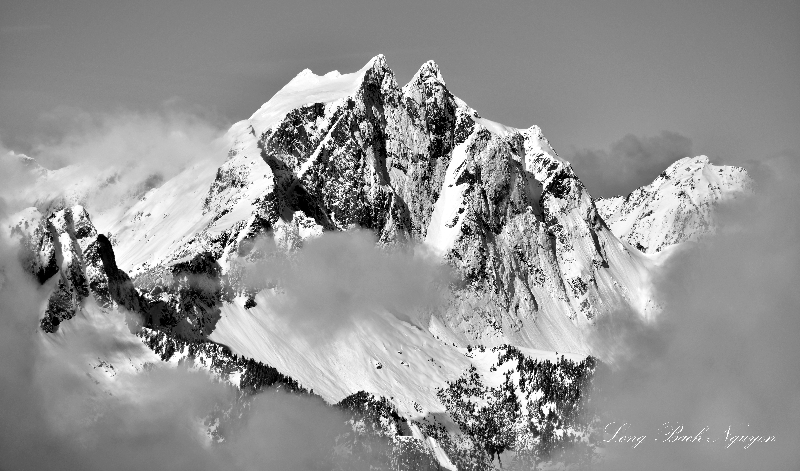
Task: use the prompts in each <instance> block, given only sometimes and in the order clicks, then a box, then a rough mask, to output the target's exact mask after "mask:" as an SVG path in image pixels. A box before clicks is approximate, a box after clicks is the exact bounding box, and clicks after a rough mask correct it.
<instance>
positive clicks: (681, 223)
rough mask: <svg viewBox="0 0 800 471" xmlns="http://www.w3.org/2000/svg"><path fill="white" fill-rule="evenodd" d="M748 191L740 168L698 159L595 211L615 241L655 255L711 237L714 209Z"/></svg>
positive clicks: (748, 181) (679, 164)
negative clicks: (707, 235)
mask: <svg viewBox="0 0 800 471" xmlns="http://www.w3.org/2000/svg"><path fill="white" fill-rule="evenodd" d="M751 188H752V181H751V179H750V177H749V176H748V175H747V172H746V171H745V170H744V169H743V168H741V167H736V166H730V165H720V166H718V165H714V164H712V163H711V162H710V160H709V158H708V157H707V156H705V155H701V156H697V157H684V158H682V159H680V160H677V161H675V162H674V163H673V164H672V165H670V166H669V167H668V168H667V169H666V170H665V171H664V172H662V173H661V174H660V175H659V176H658V177H657V178H656V179H655V180H654V181H653V182H652V183H650V184H649V185H645V186H643V187H641V188H639V189H637V190H634V191H633V192H632V193H630V194H629V195H626V196H615V197H613V198H602V199H599V200H597V201H596V206H597V209H598V211H599V212H600V214H601V216H602V217H603V219H604V220H605V221H606V223H607V224H608V225H609V227H610V228H611V230H612V231H613V232H614V234H616V235H617V237H619V238H620V239H622V240H625V241H627V242H628V243H630V244H631V245H633V246H635V247H637V248H638V249H639V250H641V251H642V252H646V253H655V252H660V251H661V250H663V249H664V248H666V247H667V246H669V245H673V244H677V243H680V242H684V241H687V240H696V239H697V238H698V237H700V236H702V235H703V234H707V233H711V232H713V231H714V221H713V212H712V209H713V206H714V205H715V204H717V203H718V202H720V201H724V200H726V199H729V198H733V197H735V196H736V195H738V194H741V193H746V192H748V191H750V189H751Z"/></svg>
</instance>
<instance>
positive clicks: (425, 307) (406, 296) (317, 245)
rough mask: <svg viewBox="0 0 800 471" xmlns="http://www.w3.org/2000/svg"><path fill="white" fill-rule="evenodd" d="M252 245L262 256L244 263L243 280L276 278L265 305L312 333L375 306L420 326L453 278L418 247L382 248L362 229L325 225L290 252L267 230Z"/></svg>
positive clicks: (255, 282) (332, 328) (323, 332)
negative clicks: (265, 235) (323, 230)
mask: <svg viewBox="0 0 800 471" xmlns="http://www.w3.org/2000/svg"><path fill="white" fill-rule="evenodd" d="M254 250H256V251H258V252H261V253H264V254H266V257H265V260H263V261H258V262H255V263H248V264H246V265H244V269H245V273H246V275H245V276H246V283H247V284H248V285H250V286H255V287H260V286H264V285H265V284H267V285H273V286H276V287H277V288H278V290H279V291H280V294H279V295H278V296H275V297H274V298H270V305H271V309H272V310H273V311H274V312H275V313H276V314H278V315H279V316H281V317H283V318H285V319H286V320H287V321H288V322H290V323H292V325H293V327H294V328H296V329H298V330H299V331H300V332H302V333H304V334H306V335H308V336H312V337H320V336H323V337H329V336H330V335H331V334H332V333H335V332H338V331H339V330H340V329H346V328H348V327H349V326H350V325H351V323H352V322H357V321H358V320H360V319H363V318H365V317H367V316H372V315H375V312H376V311H379V310H388V311H389V312H391V313H392V314H394V315H395V316H397V317H398V318H400V319H401V320H405V321H407V322H411V323H414V324H417V325H419V326H420V327H422V328H426V327H427V321H428V319H429V317H430V312H431V310H434V309H436V308H437V307H438V306H440V304H441V303H442V302H443V300H444V295H443V293H444V288H445V287H446V286H447V283H448V281H450V280H451V279H452V278H451V274H450V272H449V270H448V269H447V267H446V266H443V265H442V264H441V263H440V262H439V261H438V260H437V259H435V258H434V257H433V256H431V255H430V254H428V253H427V252H425V250H424V247H422V246H418V247H416V248H414V249H412V248H409V247H403V248H397V247H395V248H385V247H384V248H381V247H378V246H377V245H376V239H375V236H374V234H372V233H371V232H369V231H363V230H358V231H348V232H326V233H323V234H322V235H321V236H320V237H317V238H313V239H309V240H307V241H305V243H304V246H303V248H302V249H301V250H298V251H297V252H294V253H291V254H287V253H286V252H285V251H284V250H283V249H280V248H278V247H276V245H275V243H274V242H273V240H272V239H271V238H263V239H260V240H259V241H258V243H257V245H256V247H255V249H254Z"/></svg>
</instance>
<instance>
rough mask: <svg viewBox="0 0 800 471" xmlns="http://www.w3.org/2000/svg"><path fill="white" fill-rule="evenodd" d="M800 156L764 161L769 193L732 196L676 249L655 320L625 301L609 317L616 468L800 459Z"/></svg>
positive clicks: (758, 173) (756, 465) (607, 388)
mask: <svg viewBox="0 0 800 471" xmlns="http://www.w3.org/2000/svg"><path fill="white" fill-rule="evenodd" d="M796 157H797V156H796V155H784V156H779V157H776V158H773V159H770V160H766V161H762V162H761V163H758V164H754V165H752V166H751V170H752V171H751V174H752V175H753V176H754V178H755V179H756V182H757V185H758V191H757V194H756V195H755V196H753V197H751V198H747V199H738V200H737V201H735V202H733V203H731V204H728V205H725V206H721V207H720V210H719V213H718V214H719V216H720V218H719V220H720V230H719V231H718V234H717V235H716V236H714V237H711V238H707V239H705V240H704V241H702V242H700V243H697V244H693V245H691V246H688V247H686V248H685V249H684V250H682V251H681V252H680V253H677V254H675V256H674V257H673V258H672V259H671V260H670V261H669V266H668V267H667V268H666V270H665V271H664V273H663V276H662V278H661V279H660V280H658V288H659V295H660V302H661V303H662V305H663V307H664V311H663V312H662V313H661V314H660V315H659V316H658V318H657V320H656V321H655V322H652V323H645V322H642V321H640V320H638V318H636V317H634V316H633V315H626V314H625V313H620V315H619V316H617V318H616V320H614V321H613V322H609V323H608V324H607V325H601V329H599V330H600V332H601V333H602V334H601V335H600V336H598V338H597V339H596V340H597V341H598V342H600V343H601V344H602V345H605V346H608V343H609V342H611V343H612V344H613V345H615V346H616V347H617V348H616V349H615V354H616V357H615V364H614V369H615V371H614V373H613V374H612V375H611V376H610V377H609V378H608V381H607V383H604V384H603V385H602V386H603V390H604V393H603V395H602V397H601V398H599V399H600V400H602V401H604V406H603V408H604V410H605V411H606V414H607V415H606V419H605V421H606V422H607V424H604V425H607V428H606V432H607V434H606V437H605V439H606V440H608V442H607V443H605V444H604V445H605V446H606V447H607V449H608V451H609V459H608V460H607V461H606V462H605V464H604V469H609V470H611V469H613V470H628V469H630V470H641V469H650V470H660V469H664V470H674V469H713V470H717V469H718V470H738V469H742V470H752V469H771V470H773V469H774V470H782V469H786V470H788V469H796V467H797V463H798V462H800V449H798V447H797V444H798V443H800V394H799V393H798V391H800V368H798V364H800V342H798V341H797V335H798V333H800V315H798V312H800V311H798V309H800V290H798V286H800V220H799V219H798V218H797V217H796V214H797V208H796V204H797V202H798V201H800V159H798V158H796ZM642 436H643V437H644V438H642V439H641V440H639V439H638V438H637V439H636V440H633V439H632V437H642ZM734 437H738V438H734ZM758 437H761V438H758ZM769 437H774V439H770V440H768V439H769ZM637 441H641V444H640V445H639V446H636V447H635V448H634V447H633V445H634V444H635V443H636V442H637ZM748 444H750V445H749V446H748Z"/></svg>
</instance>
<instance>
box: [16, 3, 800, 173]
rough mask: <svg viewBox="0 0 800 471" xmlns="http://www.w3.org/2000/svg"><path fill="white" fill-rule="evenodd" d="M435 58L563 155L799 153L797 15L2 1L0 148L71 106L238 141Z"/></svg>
mask: <svg viewBox="0 0 800 471" xmlns="http://www.w3.org/2000/svg"><path fill="white" fill-rule="evenodd" d="M378 53H383V54H385V55H386V57H387V60H388V63H389V66H390V67H392V69H393V70H394V71H395V73H396V75H397V76H398V79H399V81H400V82H401V84H402V83H404V82H405V81H407V80H409V79H410V78H411V76H412V75H413V73H414V72H415V71H416V70H417V69H418V68H419V66H420V65H421V64H422V63H423V62H424V61H426V60H428V59H434V60H435V61H436V62H437V63H439V65H440V67H441V69H442V72H443V75H444V78H445V80H446V82H447V84H448V87H449V88H450V90H451V91H452V92H453V93H454V94H456V95H457V96H459V97H461V98H463V99H464V100H465V101H467V102H468V103H469V104H470V105H472V106H473V107H475V108H476V109H477V110H478V111H479V112H480V113H481V114H482V115H483V116H484V117H487V118H489V119H493V120H496V121H500V122H503V123H505V124H509V125H513V126H517V127H528V126H530V125H531V124H538V125H539V126H541V127H542V129H543V130H544V132H545V135H546V136H548V137H549V139H550V140H551V142H552V144H553V145H554V147H555V148H556V149H557V150H559V151H560V152H561V153H562V154H565V153H566V154H567V155H569V154H570V153H574V152H577V151H580V150H584V149H604V150H608V149H611V150H612V151H613V148H614V143H617V142H619V141H620V139H622V138H623V137H625V136H626V135H629V134H633V135H635V136H637V137H641V138H650V137H653V136H659V135H661V133H662V132H663V131H668V132H671V133H676V134H679V135H681V136H685V137H687V138H688V139H690V140H691V150H692V152H693V153H695V154H701V153H705V154H708V155H710V156H711V158H712V161H715V162H742V161H744V160H746V159H751V158H761V157H762V156H766V155H770V154H775V153H778V152H782V151H784V150H786V149H794V150H797V149H800V132H798V131H799V130H800V78H799V77H800V2H798V1H797V0H763V1H758V2H755V1H752V0H748V1H739V0H728V1H721V0H720V1H716V0H709V1H682V0H672V1H668V2H665V1H642V0H632V1H627V0H609V1H600V0H591V1H563V0H558V1H521V0H520V1H518V0H513V1H498V2H484V1H463V2H456V1H431V0H425V1H416V0H414V1H403V2H391V3H390V2H376V1H374V0H354V1H332V0H327V1H319V2H315V1H308V0H293V1H286V2H269V1H253V0H241V1H240V0H237V1H231V0H228V1H224V2H212V1H208V0H199V1H171V2H165V1H163V0H127V1H124V2H109V1H105V0H74V1H69V2H64V1H56V0H49V1H45V0H29V1H16V2H12V1H9V0H2V3H1V4H0V138H1V139H2V141H3V143H5V145H6V146H7V147H10V148H12V149H16V150H19V151H26V150H28V149H29V148H30V143H31V142H32V141H34V140H36V139H37V138H40V137H41V136H42V134H43V133H45V132H48V131H50V130H51V128H52V127H53V123H52V118H51V119H50V121H48V120H47V119H43V116H48V113H49V115H50V116H51V117H52V116H63V114H61V115H59V114H55V115H54V114H52V113H50V112H51V111H53V110H54V109H59V108H61V109H62V110H63V109H64V108H65V107H68V108H69V107H74V108H78V109H81V110H83V111H89V112H92V111H100V112H109V111H113V110H115V109H119V108H124V109H128V110H134V111H139V110H143V111H148V110H153V109H157V108H158V107H160V106H163V103H164V102H165V101H170V102H171V103H176V102H177V103H181V104H182V106H187V107H189V108H192V109H196V110H200V111H202V112H203V113H205V114H206V115H208V116H211V117H214V118H215V119H217V120H218V122H219V123H220V124H221V125H224V126H227V125H229V124H231V123H233V122H235V121H237V120H239V119H242V118H246V117H248V116H250V115H251V114H252V113H253V112H254V111H255V110H257V109H258V108H259V106H260V105H261V104H262V103H264V102H265V101H267V100H268V99H269V98H270V97H271V96H272V95H273V94H274V93H275V92H277V91H278V90H279V89H280V88H281V87H282V86H283V85H284V84H285V83H286V82H287V81H288V80H290V79H291V78H292V77H293V76H294V75H296V74H297V73H298V72H299V71H301V70H302V69H304V68H310V69H312V70H313V71H315V72H317V73H325V72H327V71H329V70H333V69H338V70H339V71H340V72H342V73H346V72H352V71H355V70H357V69H359V68H360V67H361V66H362V65H363V64H364V63H366V62H367V61H368V60H369V59H370V58H371V57H372V56H374V55H376V54H378Z"/></svg>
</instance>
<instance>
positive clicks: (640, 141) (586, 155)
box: [563, 131, 693, 198]
mask: <svg viewBox="0 0 800 471" xmlns="http://www.w3.org/2000/svg"><path fill="white" fill-rule="evenodd" d="M692 155H693V154H692V141H691V140H690V139H689V138H687V137H685V136H682V135H680V134H677V133H674V132H669V131H664V132H662V133H661V135H659V136H653V137H636V136H634V135H632V134H629V135H627V136H625V137H623V138H622V139H620V140H619V141H617V142H615V143H613V144H611V148H610V149H609V150H608V151H606V150H599V149H583V150H573V151H572V152H567V153H565V154H564V156H563V157H564V158H565V159H567V160H568V161H569V162H570V163H571V164H572V168H573V169H574V170H575V173H577V174H578V177H579V178H580V179H581V181H582V182H583V183H584V184H585V185H586V188H587V189H588V190H589V193H591V195H592V196H594V197H595V198H600V197H603V198H606V197H611V196H617V195H627V194H628V193H630V192H632V191H633V190H635V189H637V188H639V187H640V186H643V185H647V184H648V183H651V182H652V181H653V180H655V178H656V177H657V176H658V174H660V173H661V172H663V171H664V170H666V168H667V167H669V166H670V164H672V163H673V162H675V161H676V160H678V159H682V158H684V157H688V156H692Z"/></svg>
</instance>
